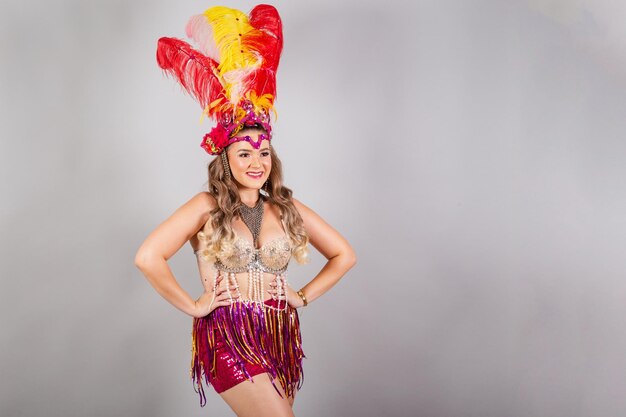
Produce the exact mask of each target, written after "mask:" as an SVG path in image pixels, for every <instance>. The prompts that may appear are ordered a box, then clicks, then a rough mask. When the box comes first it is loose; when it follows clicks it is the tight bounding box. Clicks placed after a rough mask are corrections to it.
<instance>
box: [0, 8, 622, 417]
mask: <svg viewBox="0 0 626 417" xmlns="http://www.w3.org/2000/svg"><path fill="white" fill-rule="evenodd" d="M216 4H218V3H211V2H200V1H186V0H185V1H177V2H171V1H169V2H166V1H152V2H148V1H134V2H125V1H120V0H114V1H78V0H74V1H69V0H66V1H62V0H58V1H53V2H44V1H41V0H39V1H32V2H21V1H17V0H3V1H2V2H1V3H0V97H1V99H0V134H1V140H2V142H1V145H2V150H1V151H0V170H1V178H2V181H1V182H0V186H1V192H2V194H1V195H2V198H1V201H2V204H1V205H0V210H1V212H0V214H1V223H0V225H1V231H2V233H1V239H0V242H1V245H2V250H1V251H0V260H1V265H2V269H1V281H0V326H1V329H2V331H1V332H0V345H1V349H0V415H1V416H3V417H17V416H25V417H26V416H28V417H32V416H50V417H53V416H66V417H69V416H94V417H100V416H102V417H104V416H150V417H161V416H174V415H176V416H180V415H185V416H227V415H232V414H231V412H230V410H229V409H228V407H227V406H226V405H225V403H223V401H222V400H221V398H220V397H219V396H218V395H217V394H216V393H215V392H214V391H213V389H212V388H209V389H207V395H208V402H207V405H206V407H205V408H200V406H199V399H198V396H197V394H196V393H195V392H194V391H193V387H192V383H191V381H190V379H189V373H188V372H189V371H188V369H189V362H190V359H191V352H190V348H191V344H190V343H191V318H190V317H188V316H186V315H184V314H183V313H181V312H179V311H178V310H176V309H175V308H174V307H172V306H171V305H170V304H168V303H167V302H166V301H165V300H164V299H162V298H161V297H160V296H159V295H158V294H157V293H156V291H154V290H153V289H152V287H151V286H150V285H149V284H148V282H147V280H146V279H145V278H144V277H143V275H142V274H141V273H140V271H139V270H138V269H136V267H135V266H134V264H133V259H134V255H135V252H136V250H137V248H138V247H139V245H140V244H141V242H142V241H143V239H145V237H146V236H147V235H148V233H149V232H150V231H151V230H152V229H153V228H155V227H156V226H157V225H158V224H159V223H160V222H162V221H163V220H165V218H167V216H169V215H170V214H171V213H172V212H173V211H174V210H176V209H177V208H178V207H179V206H181V205H182V204H184V203H185V202H186V201H187V200H188V199H190V198H191V197H192V196H193V195H194V194H196V193H197V192H200V191H202V190H205V189H206V175H207V174H206V166H207V164H208V162H210V160H211V157H210V156H209V155H207V154H206V153H204V151H203V150H202V149H201V148H200V146H199V144H200V140H201V138H202V136H203V135H204V133H206V132H207V131H208V130H209V129H210V127H211V126H212V123H210V122H208V121H206V120H205V121H204V123H202V124H201V123H200V122H199V119H200V113H201V109H200V107H199V106H198V104H197V103H196V102H195V101H194V100H193V99H192V98H190V97H189V96H187V95H185V94H183V92H182V90H181V88H180V87H179V86H178V84H177V83H176V82H175V81H174V80H173V79H171V78H167V77H165V76H164V75H163V74H162V72H161V70H160V69H159V68H158V66H157V64H156V59H155V50H156V42H157V39H158V38H159V37H161V36H174V37H179V38H184V27H185V24H186V22H187V19H188V18H189V17H190V16H192V15H194V14H198V13H201V12H202V11H203V10H205V9H206V8H208V7H210V6H212V5H216ZM221 4H224V5H228V6H231V7H236V8H240V9H241V10H244V11H246V12H248V11H249V10H250V9H251V8H252V7H253V6H254V5H255V4H256V3H254V2H249V1H232V2H227V3H226V2H223V3H221ZM272 4H274V5H275V6H276V7H277V8H278V10H279V12H280V14H281V17H282V20H283V24H284V38H285V46H284V49H283V54H282V59H281V63H280V67H279V71H278V97H277V101H276V108H277V111H278V120H277V122H276V124H275V136H274V140H273V142H272V143H273V146H275V148H276V149H277V152H278V154H279V155H280V157H281V159H282V160H283V162H284V172H285V182H286V185H287V186H289V187H290V188H292V189H293V190H294V196H295V197H296V198H298V199H300V200H301V201H302V202H304V203H305V204H307V205H308V206H309V207H311V208H312V209H314V210H315V211H316V212H318V213H319V214H320V215H321V216H322V217H323V218H324V219H326V220H327V221H328V222H329V223H330V224H331V225H333V226H334V227H335V228H336V229H337V230H338V231H339V232H340V233H342V234H343V235H344V236H345V237H346V238H347V239H348V240H349V241H350V242H351V243H352V245H353V247H354V248H355V250H356V252H357V255H358V263H357V265H356V266H355V267H354V268H353V269H352V270H351V271H349V272H348V274H347V275H346V276H345V277H344V278H343V279H342V280H341V281H340V282H339V283H338V284H337V285H336V287H334V288H333V289H332V290H331V291H330V292H328V293H327V294H325V295H324V296H323V297H321V298H320V299H318V300H316V302H314V303H312V304H311V305H310V306H309V307H307V308H305V309H303V310H300V311H301V324H302V332H303V343H304V349H305V353H306V355H307V358H306V359H305V361H304V374H305V382H304V386H303V389H302V390H301V391H300V392H299V393H298V394H297V397H296V402H295V407H294V410H295V413H296V415H297V416H299V417H306V416H338V417H343V416H346V417H350V416H363V417H365V416H372V417H378V416H419V417H422V416H424V417H457V416H458V417H504V416H506V417H534V416H536V417H560V416H562V417H575V416H580V417H603V416H607V417H608V416H621V415H625V414H626V396H624V395H623V393H624V390H625V389H626V380H625V378H626V377H625V375H626V354H625V351H626V334H625V332H624V328H625V325H624V323H625V317H626V303H625V302H624V301H625V297H626V281H625V280H624V271H625V268H624V266H625V265H624V255H623V254H624V249H625V244H626V215H625V213H626V196H625V193H624V178H625V175H626V167H625V164H624V161H625V156H626V155H625V151H626V144H625V141H624V138H625V132H626V129H625V128H626V118H625V116H626V29H625V28H626V26H625V25H624V24H623V22H624V21H625V20H626V6H624V5H621V4H620V5H618V4H617V3H615V2H609V1H607V0H601V1H600V0H598V1H593V2H592V1H590V0H584V1H583V0H579V1H564V0H561V1H557V0H552V1H540V0H532V1H523V0H519V1H506V2H505V1H497V0H476V1H465V0H447V1H411V2H409V1H405V2H401V1H384V2H382V1H376V2H374V1H356V0H353V1H343V2H336V1H324V0H316V1H307V2H295V1H277V2H273V3H272ZM311 252H312V255H313V256H312V258H313V259H312V262H311V264H309V265H307V266H299V265H298V264H297V263H295V261H292V263H291V266H290V270H289V282H290V283H291V285H292V286H293V287H300V286H302V285H304V284H305V283H306V282H308V280H310V279H311V278H312V277H313V276H314V275H315V274H316V273H317V272H318V271H319V269H320V268H321V266H322V265H323V261H324V259H323V258H322V257H321V256H320V255H319V254H318V253H317V252H316V251H315V250H314V249H313V248H311ZM170 265H171V267H172V270H173V272H174V274H175V276H176V277H177V279H178V281H179V282H180V284H181V285H182V286H183V287H184V288H185V289H186V290H187V291H188V292H189V293H190V294H191V295H192V296H193V297H194V298H196V297H198V296H199V295H200V293H201V288H202V287H201V284H200V279H199V275H198V272H197V267H196V262H195V258H194V256H193V253H192V250H191V247H190V246H189V245H186V246H184V247H183V248H182V250H181V251H180V252H179V253H178V254H177V255H176V256H174V257H173V258H172V259H171V261H170Z"/></svg>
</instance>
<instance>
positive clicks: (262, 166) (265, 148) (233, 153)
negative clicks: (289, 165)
mask: <svg viewBox="0 0 626 417" xmlns="http://www.w3.org/2000/svg"><path fill="white" fill-rule="evenodd" d="M262 133H265V131H264V130H263V129H258V128H249V129H243V130H242V131H241V132H239V133H238V134H237V136H250V138H251V139H252V140H253V141H257V140H258V138H259V135H260V134H262ZM226 151H227V155H228V164H229V165H230V170H231V172H232V175H233V178H234V179H235V181H236V182H237V183H238V185H239V186H240V187H243V188H251V189H257V190H259V189H261V188H262V187H263V184H265V181H266V180H267V179H268V178H269V175H270V171H271V170H272V157H271V154H270V142H269V141H268V140H266V139H265V140H263V141H262V142H261V146H260V147H259V149H254V147H253V146H252V144H250V143H249V142H248V141H246V140H242V141H239V142H235V143H233V144H231V145H229V146H228V149H227V150H226Z"/></svg>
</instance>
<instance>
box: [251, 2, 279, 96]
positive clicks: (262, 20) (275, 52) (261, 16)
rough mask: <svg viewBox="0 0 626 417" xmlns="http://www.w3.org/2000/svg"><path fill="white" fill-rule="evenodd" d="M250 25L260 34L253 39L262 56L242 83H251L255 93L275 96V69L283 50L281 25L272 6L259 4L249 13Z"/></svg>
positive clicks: (255, 47)
mask: <svg viewBox="0 0 626 417" xmlns="http://www.w3.org/2000/svg"><path fill="white" fill-rule="evenodd" d="M249 22H250V25H251V26H252V27H254V28H255V29H258V30H259V32H260V35H259V36H258V38H256V39H254V49H256V50H257V51H259V53H260V54H261V56H263V64H262V65H261V68H259V69H258V70H257V71H254V72H253V73H252V74H250V75H249V76H248V77H247V79H246V81H245V82H244V84H248V83H250V84H248V85H251V89H252V90H255V91H256V93H257V95H259V96H261V95H263V94H271V95H272V96H273V97H276V70H277V69H278V63H279V61H280V54H281V53H282V50H283V25H282V21H281V20H280V15H279V14H278V11H277V10H276V8H275V7H274V6H270V5H267V4H260V5H258V6H256V7H255V8H254V9H252V11H251V12H250V15H249Z"/></svg>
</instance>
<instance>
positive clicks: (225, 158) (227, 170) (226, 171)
mask: <svg viewBox="0 0 626 417" xmlns="http://www.w3.org/2000/svg"><path fill="white" fill-rule="evenodd" d="M221 157H222V165H223V166H224V176H225V177H226V178H227V179H230V166H229V165H228V156H226V150H223V151H222V155H221Z"/></svg>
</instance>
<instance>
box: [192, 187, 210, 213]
mask: <svg viewBox="0 0 626 417" xmlns="http://www.w3.org/2000/svg"><path fill="white" fill-rule="evenodd" d="M190 202H192V203H193V204H194V205H197V206H198V208H199V209H200V210H202V211H206V212H207V213H209V212H210V211H211V210H213V209H214V208H215V207H217V200H215V197H213V195H211V194H210V193H209V192H208V191H201V192H199V193H198V194H196V195H194V196H193V197H192V198H191V200H190Z"/></svg>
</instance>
